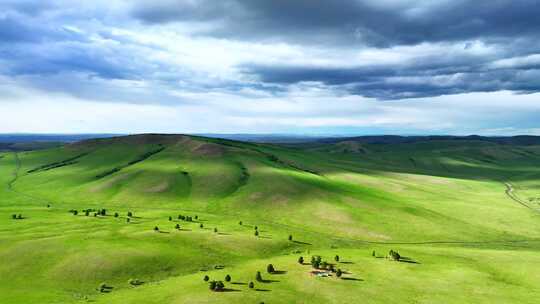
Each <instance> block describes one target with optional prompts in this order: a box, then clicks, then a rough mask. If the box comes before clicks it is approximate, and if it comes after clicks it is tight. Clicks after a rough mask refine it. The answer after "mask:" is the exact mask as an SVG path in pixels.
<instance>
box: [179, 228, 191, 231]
mask: <svg viewBox="0 0 540 304" xmlns="http://www.w3.org/2000/svg"><path fill="white" fill-rule="evenodd" d="M177 230H178V231H192V230H191V229H185V228H180V229H177Z"/></svg>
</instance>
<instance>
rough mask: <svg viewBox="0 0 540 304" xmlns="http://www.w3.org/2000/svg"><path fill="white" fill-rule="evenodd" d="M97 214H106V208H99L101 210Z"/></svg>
mask: <svg viewBox="0 0 540 304" xmlns="http://www.w3.org/2000/svg"><path fill="white" fill-rule="evenodd" d="M99 214H101V215H103V216H105V215H107V210H106V209H101V211H100V212H99Z"/></svg>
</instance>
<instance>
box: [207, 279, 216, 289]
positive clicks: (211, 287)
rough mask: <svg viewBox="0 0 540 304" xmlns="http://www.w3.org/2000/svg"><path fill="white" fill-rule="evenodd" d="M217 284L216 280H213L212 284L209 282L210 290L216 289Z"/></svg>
mask: <svg viewBox="0 0 540 304" xmlns="http://www.w3.org/2000/svg"><path fill="white" fill-rule="evenodd" d="M216 285H217V282H216V281H211V282H210V284H208V288H210V290H215V289H216Z"/></svg>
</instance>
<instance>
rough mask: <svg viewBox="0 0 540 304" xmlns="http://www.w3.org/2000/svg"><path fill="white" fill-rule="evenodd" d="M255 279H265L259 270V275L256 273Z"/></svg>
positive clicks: (259, 280) (258, 280)
mask: <svg viewBox="0 0 540 304" xmlns="http://www.w3.org/2000/svg"><path fill="white" fill-rule="evenodd" d="M255 280H257V282H262V281H263V278H262V275H261V272H260V271H257V275H255Z"/></svg>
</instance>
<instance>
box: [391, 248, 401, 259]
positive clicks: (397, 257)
mask: <svg viewBox="0 0 540 304" xmlns="http://www.w3.org/2000/svg"><path fill="white" fill-rule="evenodd" d="M388 255H389V256H390V258H391V259H392V260H394V261H399V260H400V259H401V256H400V255H399V253H398V252H397V251H394V250H390V252H388Z"/></svg>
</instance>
